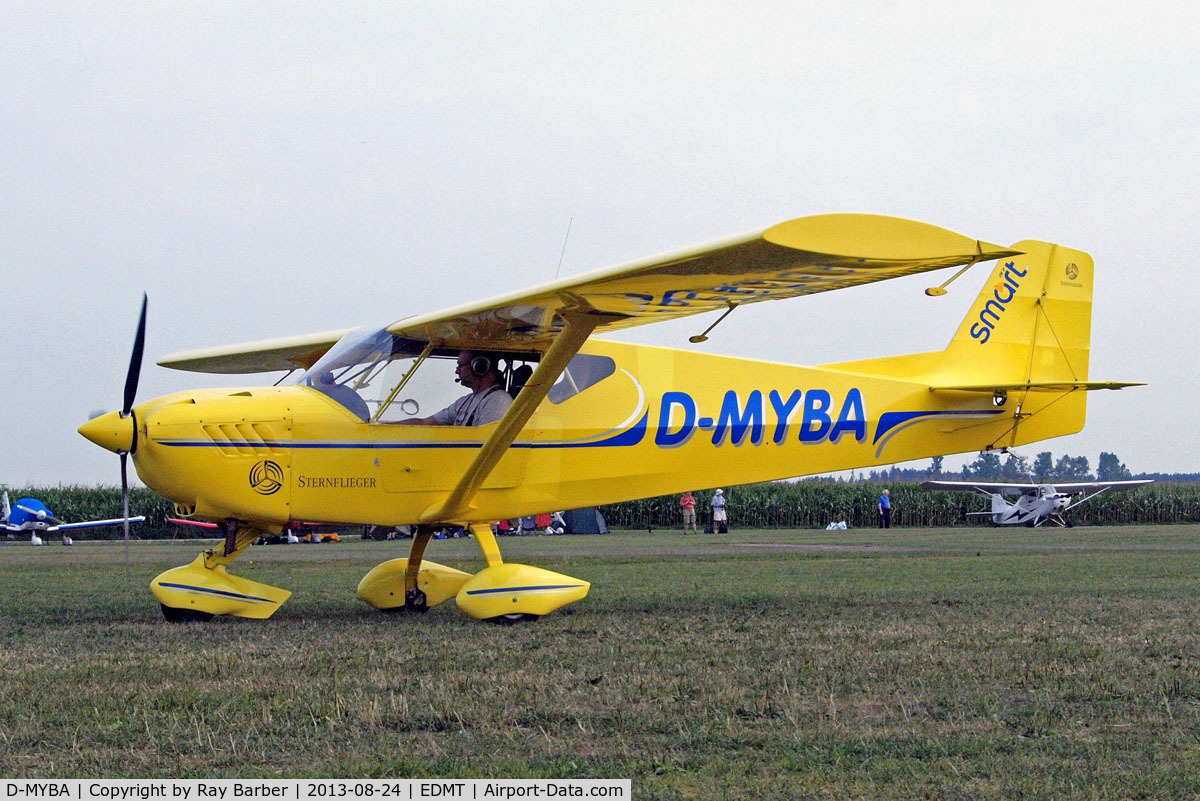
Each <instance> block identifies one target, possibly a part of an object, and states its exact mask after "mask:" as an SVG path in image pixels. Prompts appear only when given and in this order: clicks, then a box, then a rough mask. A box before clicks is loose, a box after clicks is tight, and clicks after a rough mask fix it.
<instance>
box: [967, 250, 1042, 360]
mask: <svg viewBox="0 0 1200 801" xmlns="http://www.w3.org/2000/svg"><path fill="white" fill-rule="evenodd" d="M1027 272H1029V269H1028V268H1026V269H1024V270H1018V269H1017V265H1016V262H1012V261H1010V262H1008V263H1006V264H1005V265H1004V279H1003V280H1002V281H1001V282H1000V283H998V284H996V286H995V289H994V291H993V292H992V296H991V297H990V298H988V299H987V302H986V303H984V304H983V308H982V309H981V310H980V312H979V322H977V323H975V324H974V325H972V326H971V336H972V337H973V338H974V339H978V340H979V344H980V345H983V344H986V343H987V341H988V339H989V338H990V337H991V336H992V329H993V328H995V327H996V325H997V324H998V323H999V322H1000V315H1001V314H1003V313H1004V309H1005V308H1007V306H1008V304H1009V303H1011V302H1012V299H1013V298H1015V297H1016V296H1017V289H1018V288H1019V287H1020V286H1021V279H1022V278H1024V277H1025V274H1026V273H1027Z"/></svg>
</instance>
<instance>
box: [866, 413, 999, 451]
mask: <svg viewBox="0 0 1200 801" xmlns="http://www.w3.org/2000/svg"><path fill="white" fill-rule="evenodd" d="M1003 411H1004V410H1003V409H971V410H958V411H953V410H946V411H936V412H884V413H883V414H882V415H880V417H879V425H878V426H877V427H876V429H875V439H873V440H871V444H872V445H874V444H875V443H876V442H879V440H880V438H881V437H882V436H883V435H884V434H886V433H887V432H888V431H890V430H892V429H893V428H895V427H896V426H898V425H903V424H904V423H907V422H909V421H910V420H917V419H919V418H922V417H962V416H964V415H968V414H969V415H972V416H982V415H992V414H1000V413H1001V412H1003Z"/></svg>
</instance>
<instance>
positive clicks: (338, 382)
mask: <svg viewBox="0 0 1200 801" xmlns="http://www.w3.org/2000/svg"><path fill="white" fill-rule="evenodd" d="M485 353H486V354H487V355H488V356H489V357H490V358H491V360H492V362H491V363H492V364H495V365H497V368H496V369H497V370H498V371H499V373H500V376H501V380H500V387H501V389H503V390H505V391H507V392H508V393H509V394H510V395H512V396H513V397H516V395H517V393H518V392H520V391H521V388H522V387H523V386H524V384H525V381H526V380H527V379H528V377H529V375H530V374H531V373H532V372H533V368H534V367H535V366H536V365H537V362H538V359H539V354H536V353H497V352H494V351H488V352H485ZM458 355H459V351H458V349H456V348H451V347H442V348H434V347H433V346H431V345H430V344H428V343H426V342H422V341H419V340H414V339H408V338H406V337H402V336H398V335H395V334H392V333H390V332H389V331H388V330H387V329H386V328H360V329H356V330H354V331H351V332H350V333H348V334H346V335H345V336H344V337H342V338H341V339H340V340H338V342H337V343H336V344H335V345H334V346H333V347H332V348H330V349H329V350H328V351H327V352H326V353H325V355H323V356H322V357H321V358H320V359H318V360H317V361H316V363H314V364H313V366H312V367H310V368H309V369H308V370H306V371H305V372H304V374H303V375H301V376H300V377H299V378H298V379H296V382H295V383H296V384H300V385H303V386H307V387H311V388H313V389H315V390H317V391H318V392H321V393H323V394H324V395H326V396H327V397H329V398H331V399H332V400H334V401H336V402H337V403H339V404H341V405H342V406H344V407H345V408H346V409H348V410H349V411H351V412H353V413H354V415H355V416H357V417H358V418H359V419H360V420H362V421H363V422H364V423H366V422H372V423H395V422H402V421H405V420H406V419H407V418H413V417H416V416H417V415H418V413H419V411H420V410H421V409H422V408H424V409H425V410H426V411H427V413H428V412H432V411H436V410H437V409H441V408H443V407H446V406H448V405H449V404H450V403H452V402H453V401H454V400H455V399H456V398H458V397H460V396H461V395H462V393H463V390H464V387H462V386H460V385H459V381H458V379H457V378H456V375H457V373H456V370H455V364H456V357H457V356H458ZM615 371H616V365H615V363H614V362H613V360H612V359H611V358H609V357H607V356H592V355H587V354H577V355H576V356H575V358H573V359H572V360H571V362H570V364H569V365H568V366H567V368H566V369H565V370H564V371H563V374H562V376H561V377H560V378H559V380H558V381H557V382H556V383H555V384H554V386H553V387H551V388H550V391H549V395H548V399H549V401H550V402H551V403H554V404H560V403H563V402H564V401H566V400H568V399H569V398H572V397H574V396H575V395H578V394H579V393H581V392H583V391H584V390H586V389H588V388H589V387H591V386H594V385H595V384H597V383H599V382H601V381H603V380H604V379H605V378H608V377H609V376H611V375H612V374H613V373H614V372H615Z"/></svg>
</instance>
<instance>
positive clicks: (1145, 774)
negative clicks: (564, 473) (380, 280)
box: [0, 525, 1200, 799]
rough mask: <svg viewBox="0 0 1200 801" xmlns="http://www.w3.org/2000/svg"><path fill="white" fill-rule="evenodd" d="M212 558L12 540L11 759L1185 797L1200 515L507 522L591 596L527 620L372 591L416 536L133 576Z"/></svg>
mask: <svg viewBox="0 0 1200 801" xmlns="http://www.w3.org/2000/svg"><path fill="white" fill-rule="evenodd" d="M50 542H52V543H53V542H54V541H53V540H51V541H50ZM203 547H204V544H203V543H200V542H198V541H192V542H186V543H182V542H142V543H134V545H133V580H132V582H127V581H126V578H125V568H124V557H123V552H122V549H121V545H120V543H88V542H77V544H76V545H75V547H73V548H69V549H68V548H63V547H61V546H59V545H57V544H51V545H49V546H47V547H43V548H31V547H29V546H28V545H23V544H16V545H12V544H10V545H8V546H5V547H3V548H0V565H2V568H0V582H2V584H0V587H2V589H3V594H2V599H3V600H2V603H3V612H2V613H0V672H2V677H3V678H2V681H0V774H3V775H4V776H6V777H23V778H42V777H90V776H141V777H236V776H255V777H273V776H286V777H298V776H312V777H326V776H338V777H378V776H394V777H410V776H414V777H415V776H428V777H446V778H450V777H473V778H481V777H528V776H540V777H589V776H594V777H614V778H631V779H632V780H633V788H634V796H635V797H636V798H638V799H652V798H703V799H718V798H789V799H790V798H835V799H844V798H845V799H849V798H870V799H890V798H946V799H959V798H961V799H987V798H1004V799H1012V798H1045V799H1069V798H1081V799H1082V798H1087V799H1093V798H1101V799H1104V798H1154V799H1162V798H1196V797H1200V622H1198V621H1200V615H1198V614H1197V613H1198V612H1200V600H1198V598H1200V592H1198V591H1200V571H1198V570H1197V565H1198V558H1200V526H1191V525H1188V526H1162V527H1120V528H1082V527H1081V528H1075V529H1072V530H1066V531H1064V530H1048V529H1042V530H1028V529H1015V530H1013V529H1007V530H1005V529H1001V530H997V529H971V530H964V529H919V530H905V529H893V530H891V531H890V532H886V533H885V532H880V531H877V530H871V529H863V530H851V531H844V532H825V531H750V532H734V533H731V534H729V535H718V536H703V535H702V536H690V537H684V536H681V535H678V534H673V533H667V532H655V533H654V534H653V535H649V534H646V533H644V532H642V533H617V534H613V535H611V536H607V537H528V538H509V539H504V540H501V548H502V550H503V552H504V556H505V558H506V560H508V561H522V562H529V563H532V564H537V565H539V566H543V567H548V568H550V569H553V570H558V571H562V572H565V573H567V574H570V575H573V576H578V577H580V578H584V579H587V580H589V581H591V582H592V592H591V595H590V596H589V597H588V598H587V599H585V600H584V601H582V602H580V603H578V604H575V605H574V606H572V607H568V608H567V609H565V610H561V611H559V612H557V613H555V614H553V615H550V616H547V617H546V618H544V619H542V620H540V621H538V622H537V623H534V624H531V625H525V626H517V627H510V628H501V627H495V626H491V625H487V624H483V623H479V622H475V621H472V620H469V619H467V618H466V617H465V616H464V615H462V614H461V613H460V612H459V611H458V610H457V608H456V607H455V606H454V604H453V602H449V603H447V604H445V605H443V606H440V607H438V608H436V609H434V610H432V611H431V612H429V613H428V614H427V615H423V616H419V617H406V616H397V615H383V614H381V613H378V612H375V611H374V610H371V609H369V608H367V607H366V606H365V605H363V604H362V603H361V602H359V601H358V600H357V599H356V598H355V596H354V588H355V586H356V584H357V582H358V580H359V578H360V577H361V576H362V575H363V574H364V573H365V572H366V571H367V570H368V569H370V567H372V566H373V565H375V564H377V563H378V562H381V561H383V560H385V559H389V558H393V557H395V556H400V555H404V553H405V552H406V549H407V543H406V542H403V543H385V542H359V541H357V540H355V541H347V542H342V543H339V544H331V545H311V546H307V545H306V546H274V547H255V548H252V549H251V550H250V551H249V552H248V553H247V555H245V556H243V557H242V559H240V560H239V561H238V562H237V563H235V565H234V570H233V572H235V573H240V574H242V575H246V576H248V577H251V578H254V579H257V580H260V581H265V582H268V583H272V584H276V585H279V586H283V587H287V588H289V589H291V590H293V591H294V592H295V594H294V595H293V597H292V599H291V600H290V601H289V602H288V603H287V604H285V605H284V606H283V608H282V609H281V610H280V611H279V612H278V613H277V614H276V616H275V617H274V618H272V619H271V620H268V621H247V620H236V619H219V620H216V621H213V622H211V623H207V624H192V625H175V626H172V625H168V624H166V623H164V622H163V621H162V619H161V616H160V614H159V610H158V607H157V604H156V603H155V602H154V599H153V598H152V596H151V595H150V594H149V591H148V589H147V585H148V583H149V581H150V579H151V578H152V577H153V576H154V575H156V574H157V573H158V572H160V571H162V570H164V569H166V568H168V567H173V566H175V565H179V564H183V563H185V562H187V561H190V560H191V559H192V558H193V557H194V556H195V555H196V553H198V552H199V551H200V550H201V549H202V548H203ZM427 555H428V556H429V558H431V559H434V560H435V561H438V562H442V563H444V564H449V565H452V566H455V567H460V568H462V569H465V570H468V571H475V570H477V569H478V568H479V567H480V566H481V560H480V559H479V557H478V552H477V549H476V547H475V544H474V543H473V542H472V541H470V540H446V541H435V542H434V543H431V545H430V549H429V553H428V554H427Z"/></svg>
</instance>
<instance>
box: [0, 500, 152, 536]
mask: <svg viewBox="0 0 1200 801" xmlns="http://www.w3.org/2000/svg"><path fill="white" fill-rule="evenodd" d="M0 514H2V515H3V517H0V526H2V527H3V530H4V531H7V532H8V535H9V536H10V537H11V536H13V535H14V534H17V533H24V532H26V531H28V532H29V538H30V539H29V541H30V544H32V545H41V544H42V536H41V535H43V534H54V533H57V532H62V539H63V545H70V544H71V535H70V533H69V532H71V531H74V530H75V529H80V528H96V527H98V526H119V525H121V524H122V523H124V522H125V520H124V518H121V517H118V518H114V519H112V520H88V521H86V522H83V523H64V522H62V521H61V520H59V519H58V518H57V517H55V516H54V513H53V512H51V511H50V510H49V509H48V508H47V507H46V504H44V503H42V502H41V501H39V500H38V499H37V498H21V499H20V500H19V501H17V502H16V504H10V503H9V500H8V490H5V491H4V495H3V497H0ZM145 519H146V518H145V517H144V516H142V515H138V516H137V517H131V518H129V522H130V523H140V522H142V521H143V520H145Z"/></svg>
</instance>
